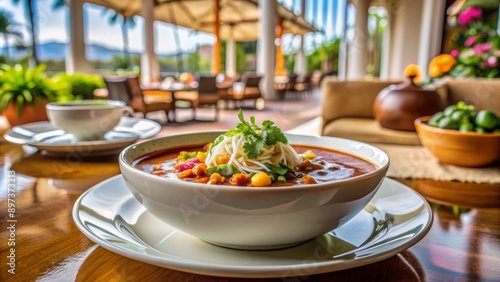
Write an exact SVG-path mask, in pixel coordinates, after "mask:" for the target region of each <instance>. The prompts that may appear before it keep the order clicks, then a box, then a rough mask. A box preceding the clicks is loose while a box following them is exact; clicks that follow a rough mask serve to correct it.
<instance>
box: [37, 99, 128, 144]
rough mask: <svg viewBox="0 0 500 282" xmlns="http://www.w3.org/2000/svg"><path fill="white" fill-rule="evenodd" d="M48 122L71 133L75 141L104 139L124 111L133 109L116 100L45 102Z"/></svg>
mask: <svg viewBox="0 0 500 282" xmlns="http://www.w3.org/2000/svg"><path fill="white" fill-rule="evenodd" d="M46 108H47V116H48V117H49V120H50V123H51V124H52V125H53V126H54V127H57V128H58V129H62V130H64V131H65V132H67V133H69V134H72V135H73V136H74V139H75V141H93V140H102V139H104V134H105V133H106V132H108V131H110V130H111V129H113V128H114V127H115V126H116V125H117V124H118V123H119V122H120V119H121V117H122V116H123V114H124V113H129V114H132V113H133V112H134V111H133V109H132V108H131V107H129V106H127V105H126V104H125V102H122V101H116V100H82V101H71V102H53V103H49V104H47V107H46Z"/></svg>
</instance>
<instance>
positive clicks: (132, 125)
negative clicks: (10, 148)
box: [4, 117, 161, 155]
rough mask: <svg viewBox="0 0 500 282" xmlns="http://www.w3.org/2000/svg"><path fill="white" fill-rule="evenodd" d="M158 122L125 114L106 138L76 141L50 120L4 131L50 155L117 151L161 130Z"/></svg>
mask: <svg viewBox="0 0 500 282" xmlns="http://www.w3.org/2000/svg"><path fill="white" fill-rule="evenodd" d="M160 130H161V126H160V124H158V123H157V122H156V121H153V120H150V119H144V118H134V117H122V118H121V120H120V122H119V123H118V125H117V126H116V127H115V128H113V130H111V131H110V132H108V133H106V134H105V136H104V138H105V140H97V141H83V142H75V141H74V140H73V138H72V137H71V135H69V134H67V133H65V132H64V131H62V130H58V129H57V128H55V127H54V126H52V125H51V124H50V122H48V121H42V122H34V123H29V124H24V125H20V126H15V127H13V128H12V129H11V130H9V131H8V132H7V133H5V135H4V138H5V140H7V141H9V142H11V143H15V144H21V145H30V146H33V147H36V148H38V149H39V150H43V151H45V152H46V153H49V154H56V155H57V154H67V153H81V154H82V155H85V154H88V155H107V154H115V153H117V152H119V151H120V150H121V149H123V148H124V147H126V146H128V145H130V144H132V143H134V142H135V141H136V140H137V139H139V138H148V137H151V136H154V135H155V134H157V133H158V132H160Z"/></svg>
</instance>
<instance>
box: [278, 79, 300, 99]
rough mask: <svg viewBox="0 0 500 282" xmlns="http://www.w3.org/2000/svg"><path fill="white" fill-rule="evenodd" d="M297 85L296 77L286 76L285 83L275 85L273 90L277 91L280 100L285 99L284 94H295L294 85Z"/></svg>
mask: <svg viewBox="0 0 500 282" xmlns="http://www.w3.org/2000/svg"><path fill="white" fill-rule="evenodd" d="M296 83H297V75H296V74H289V75H288V76H287V81H286V82H284V83H282V82H280V83H275V84H274V89H275V90H276V91H277V93H278V95H279V96H280V98H282V99H286V94H287V93H291V92H295V84H296Z"/></svg>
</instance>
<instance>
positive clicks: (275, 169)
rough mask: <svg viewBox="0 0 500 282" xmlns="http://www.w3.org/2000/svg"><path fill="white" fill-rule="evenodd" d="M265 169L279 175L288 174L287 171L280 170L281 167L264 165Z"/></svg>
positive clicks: (284, 169)
mask: <svg viewBox="0 0 500 282" xmlns="http://www.w3.org/2000/svg"><path fill="white" fill-rule="evenodd" d="M266 166H267V168H269V169H270V170H272V171H274V172H276V173H277V174H279V175H285V174H286V173H287V172H288V169H286V168H282V167H281V166H276V165H273V164H266Z"/></svg>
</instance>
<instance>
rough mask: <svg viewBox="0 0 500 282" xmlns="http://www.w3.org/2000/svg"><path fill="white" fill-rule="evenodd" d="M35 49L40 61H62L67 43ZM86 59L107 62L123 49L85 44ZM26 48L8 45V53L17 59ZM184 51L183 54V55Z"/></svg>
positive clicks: (2, 49) (1, 52) (3, 50)
mask: <svg viewBox="0 0 500 282" xmlns="http://www.w3.org/2000/svg"><path fill="white" fill-rule="evenodd" d="M36 47H37V50H38V54H39V58H40V60H41V61H62V60H64V59H65V57H66V50H67V44H66V43H60V42H46V43H42V44H37V46H36ZM6 49H7V48H6V47H0V56H5V55H6ZM85 51H86V55H87V60H89V61H102V62H109V61H111V60H112V59H113V56H122V54H123V50H120V49H112V48H108V47H105V46H102V45H98V44H90V45H87V46H86V49H85ZM26 53H27V50H26V49H17V48H15V47H12V46H10V47H9V50H8V54H9V56H10V57H12V58H14V59H19V58H21V57H23V56H25V55H26ZM130 54H131V55H132V56H140V55H141V54H140V53H138V52H130ZM185 55H186V53H184V54H183V56H185ZM157 56H158V58H165V57H172V56H175V54H157Z"/></svg>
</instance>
